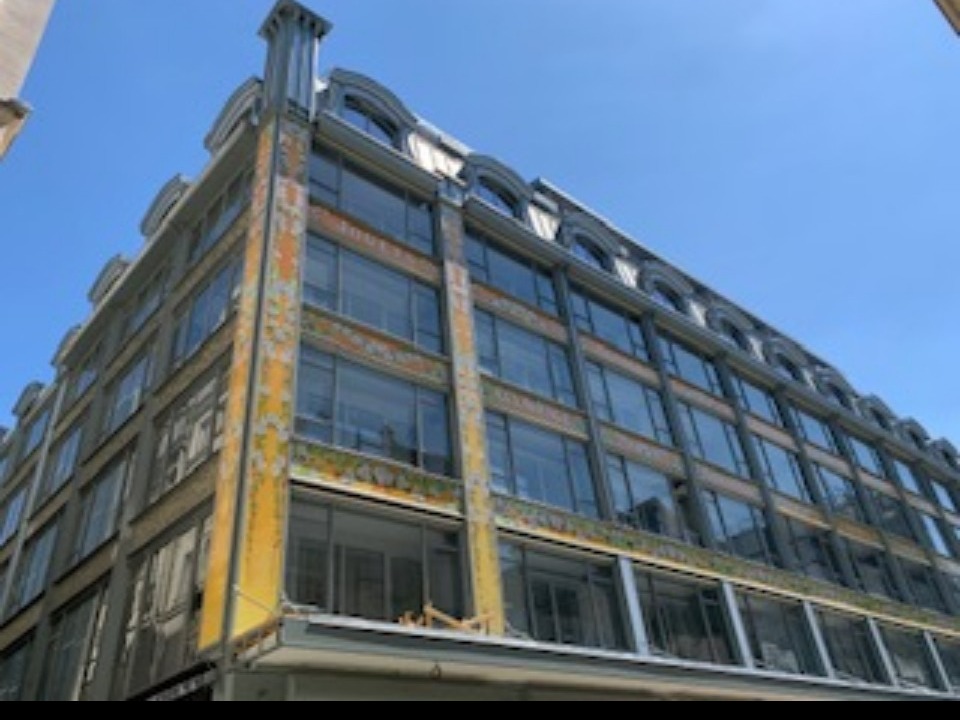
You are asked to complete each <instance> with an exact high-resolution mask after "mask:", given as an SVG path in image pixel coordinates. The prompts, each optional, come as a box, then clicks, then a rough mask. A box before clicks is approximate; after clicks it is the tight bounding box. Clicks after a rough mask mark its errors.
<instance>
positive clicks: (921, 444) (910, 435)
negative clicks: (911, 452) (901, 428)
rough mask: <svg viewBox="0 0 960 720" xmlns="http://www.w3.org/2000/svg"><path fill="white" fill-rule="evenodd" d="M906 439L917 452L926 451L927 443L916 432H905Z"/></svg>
mask: <svg viewBox="0 0 960 720" xmlns="http://www.w3.org/2000/svg"><path fill="white" fill-rule="evenodd" d="M907 439H908V440H909V441H910V442H911V443H913V444H914V446H915V447H916V448H917V450H926V449H927V441H926V440H925V439H924V437H923V436H922V435H921V434H920V433H919V432H917V431H916V430H907Z"/></svg>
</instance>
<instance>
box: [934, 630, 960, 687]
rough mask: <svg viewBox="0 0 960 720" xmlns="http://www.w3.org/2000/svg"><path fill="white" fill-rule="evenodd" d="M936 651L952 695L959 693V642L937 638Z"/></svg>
mask: <svg viewBox="0 0 960 720" xmlns="http://www.w3.org/2000/svg"><path fill="white" fill-rule="evenodd" d="M936 643H937V650H939V651H940V659H941V660H942V661H943V667H944V669H945V670H946V671H947V677H948V678H949V679H950V685H951V688H952V690H953V692H954V693H960V642H957V641H954V640H947V639H946V638H937V639H936Z"/></svg>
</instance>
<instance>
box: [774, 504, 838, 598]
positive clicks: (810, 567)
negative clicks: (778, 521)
mask: <svg viewBox="0 0 960 720" xmlns="http://www.w3.org/2000/svg"><path fill="white" fill-rule="evenodd" d="M785 522H786V527H787V531H788V538H789V541H790V544H791V546H792V548H793V552H794V555H795V556H796V558H797V561H798V562H799V563H800V569H801V570H802V571H803V572H804V574H805V575H807V576H809V577H812V578H815V579H817V580H823V581H825V582H833V583H835V582H840V580H841V578H842V574H841V572H840V563H839V561H838V560H837V556H836V552H835V551H834V548H833V545H832V543H831V542H830V535H829V533H828V532H827V531H826V530H820V529H818V528H814V527H812V526H810V525H806V524H804V523H801V522H798V521H796V520H791V519H787V520H786V521H785Z"/></svg>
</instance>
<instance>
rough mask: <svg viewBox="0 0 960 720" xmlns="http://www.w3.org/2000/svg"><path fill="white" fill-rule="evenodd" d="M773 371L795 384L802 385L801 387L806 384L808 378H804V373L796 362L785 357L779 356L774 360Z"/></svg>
mask: <svg viewBox="0 0 960 720" xmlns="http://www.w3.org/2000/svg"><path fill="white" fill-rule="evenodd" d="M773 369H774V370H776V371H777V374H778V375H780V376H781V377H783V378H786V379H787V380H792V381H793V382H797V383H800V384H801V385H805V384H806V378H805V377H804V374H803V371H802V370H801V369H800V368H799V367H798V366H797V364H796V363H795V362H793V361H792V360H790V359H789V358H786V357H784V356H783V355H778V356H777V357H776V358H775V359H774V362H773Z"/></svg>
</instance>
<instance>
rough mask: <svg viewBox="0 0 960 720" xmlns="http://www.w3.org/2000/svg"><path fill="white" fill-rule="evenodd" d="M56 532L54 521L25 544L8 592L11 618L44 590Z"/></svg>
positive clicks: (55, 540) (56, 525)
mask: <svg viewBox="0 0 960 720" xmlns="http://www.w3.org/2000/svg"><path fill="white" fill-rule="evenodd" d="M57 531H58V522H57V520H54V521H53V522H51V523H50V524H48V525H47V526H46V527H44V528H43V529H42V530H40V531H39V532H38V533H37V534H36V535H34V536H33V538H31V539H30V540H29V541H28V542H27V544H26V547H25V548H24V551H23V557H22V559H21V560H20V567H19V570H18V572H17V576H16V578H15V579H14V581H13V586H12V588H11V592H10V606H9V611H10V613H9V614H10V615H11V616H12V615H13V614H14V613H16V612H19V611H20V610H22V609H23V608H25V607H26V606H27V605H29V604H31V603H32V602H33V601H34V600H36V599H37V598H38V597H40V595H41V594H42V593H43V592H44V590H46V587H47V578H48V577H49V575H50V564H51V562H52V561H53V550H54V546H55V545H56V542H57Z"/></svg>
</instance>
